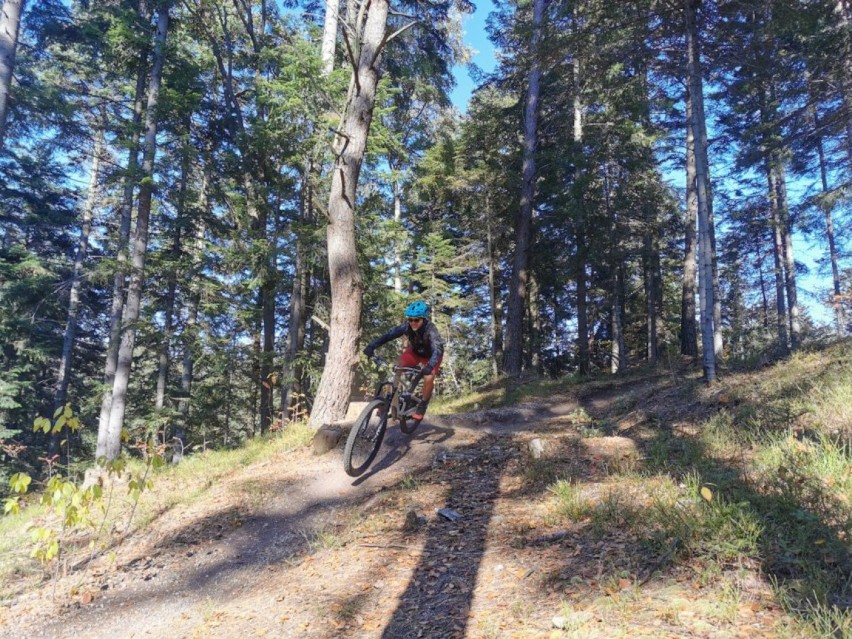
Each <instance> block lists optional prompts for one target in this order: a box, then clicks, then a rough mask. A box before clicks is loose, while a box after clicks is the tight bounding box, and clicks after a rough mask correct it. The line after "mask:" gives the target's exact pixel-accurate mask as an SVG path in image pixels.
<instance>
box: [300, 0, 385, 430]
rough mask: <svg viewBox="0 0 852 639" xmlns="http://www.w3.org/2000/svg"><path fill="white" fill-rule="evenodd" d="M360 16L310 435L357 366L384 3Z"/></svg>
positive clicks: (339, 402)
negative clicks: (325, 341) (363, 198)
mask: <svg viewBox="0 0 852 639" xmlns="http://www.w3.org/2000/svg"><path fill="white" fill-rule="evenodd" d="M365 14H366V15H365V16H364V26H363V29H361V25H360V24H356V25H355V27H356V28H355V30H354V33H356V34H358V36H359V41H358V42H357V43H356V45H357V46H356V47H353V55H354V60H353V69H354V71H353V75H352V79H351V82H350V85H349V96H348V98H347V105H346V109H345V111H344V115H343V119H342V122H341V125H340V133H339V134H338V135H337V137H336V139H335V155H336V159H335V163H334V168H333V173H332V181H331V193H330V194H329V201H328V209H327V210H328V228H327V239H328V267H329V279H330V284H331V323H330V328H329V348H328V353H327V356H326V363H325V367H324V368H323V372H322V378H321V379H320V383H319V387H318V388H317V394H316V398H315V399H314V406H313V411H312V412H311V417H310V420H309V424H310V425H311V426H312V427H313V428H315V429H318V428H320V427H321V426H322V425H323V424H327V423H329V422H332V421H335V420H339V419H341V418H342V417H343V416H344V415H345V414H346V409H347V406H348V404H349V396H350V394H351V388H352V382H353V380H354V377H355V367H356V365H357V363H358V340H359V338H360V333H361V301H362V298H363V287H364V284H363V281H362V279H361V272H360V269H359V267H358V256H357V252H356V247H355V204H356V197H357V188H358V178H359V175H360V173H361V163H362V161H363V159H364V151H365V149H366V145H367V136H368V135H369V132H370V123H371V121H372V118H373V107H374V105H375V100H376V88H377V86H378V82H379V77H380V75H381V72H380V65H381V54H382V47H383V46H384V43H385V29H386V25H387V17H388V1H387V0H373V1H372V2H371V3H370V6H369V8H367V9H366V11H365Z"/></svg>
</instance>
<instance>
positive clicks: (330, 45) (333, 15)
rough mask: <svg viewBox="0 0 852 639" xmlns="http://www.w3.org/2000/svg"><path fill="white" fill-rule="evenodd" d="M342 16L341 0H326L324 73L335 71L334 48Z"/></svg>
mask: <svg viewBox="0 0 852 639" xmlns="http://www.w3.org/2000/svg"><path fill="white" fill-rule="evenodd" d="M339 16H340V0H325V19H324V20H323V27H322V49H321V51H320V59H321V60H322V74H323V75H324V76H328V75H331V72H332V71H334V50H335V44H336V43H337V23H338V19H339Z"/></svg>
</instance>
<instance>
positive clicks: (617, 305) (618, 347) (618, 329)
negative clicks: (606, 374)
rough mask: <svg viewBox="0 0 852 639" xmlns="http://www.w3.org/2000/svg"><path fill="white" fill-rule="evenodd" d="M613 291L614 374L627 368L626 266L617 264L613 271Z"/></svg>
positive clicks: (612, 361) (612, 357) (612, 365)
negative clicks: (625, 327)
mask: <svg viewBox="0 0 852 639" xmlns="http://www.w3.org/2000/svg"><path fill="white" fill-rule="evenodd" d="M612 285H613V291H612V317H611V318H610V321H611V324H610V326H611V330H612V350H611V353H610V355H611V358H610V372H611V373H612V374H613V375H616V374H619V373H623V372H625V371H626V370H627V351H626V346H625V343H624V323H623V319H624V267H623V266H622V265H618V266H615V268H614V271H613V282H612Z"/></svg>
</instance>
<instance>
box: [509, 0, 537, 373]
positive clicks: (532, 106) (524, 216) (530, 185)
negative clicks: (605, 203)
mask: <svg viewBox="0 0 852 639" xmlns="http://www.w3.org/2000/svg"><path fill="white" fill-rule="evenodd" d="M544 6H545V0H533V21H532V28H533V35H532V43H531V46H530V56H531V66H530V73H529V80H528V85H527V95H526V102H525V104H524V157H523V167H522V169H521V172H522V177H521V180H522V181H521V202H520V208H519V210H518V218H517V223H516V226H515V255H514V260H513V262H512V283H511V286H510V288H509V303H508V309H507V313H506V346H505V349H506V350H505V359H504V364H503V366H504V369H505V371H506V373H507V374H508V375H510V376H513V377H516V376H518V375H520V373H521V365H522V362H523V347H524V306H525V300H526V296H527V284H528V282H529V261H530V260H529V251H530V237H531V234H532V217H533V201H534V198H535V177H536V158H535V155H536V149H537V146H538V102H539V94H540V90H541V88H540V84H541V64H540V61H539V59H538V58H539V48H540V46H541V39H542V25H543V22H544Z"/></svg>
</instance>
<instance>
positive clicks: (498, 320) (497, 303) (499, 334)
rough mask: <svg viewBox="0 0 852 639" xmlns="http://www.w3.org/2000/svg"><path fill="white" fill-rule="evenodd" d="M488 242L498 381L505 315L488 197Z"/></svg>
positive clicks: (493, 367) (493, 349)
mask: <svg viewBox="0 0 852 639" xmlns="http://www.w3.org/2000/svg"><path fill="white" fill-rule="evenodd" d="M485 210H486V213H485V215H486V221H485V224H486V240H487V247H486V248H487V250H488V302H489V306H490V307H491V313H490V316H491V378H492V379H497V376H498V375H499V374H500V364H501V363H502V362H503V317H502V316H503V313H502V303H501V300H502V299H503V296H502V295H501V294H500V283H499V281H498V273H499V272H500V262H499V260H498V258H497V249H496V248H495V246H494V230H493V229H492V222H491V202H490V200H489V199H488V196H486V201H485Z"/></svg>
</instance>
